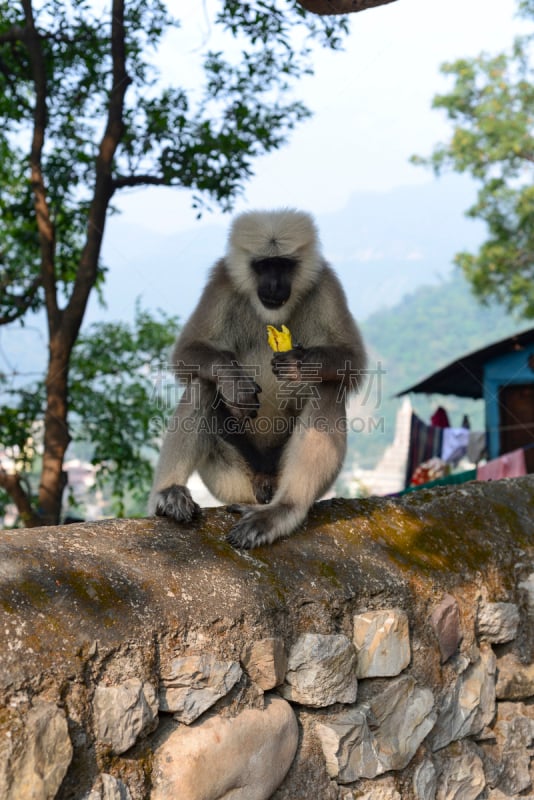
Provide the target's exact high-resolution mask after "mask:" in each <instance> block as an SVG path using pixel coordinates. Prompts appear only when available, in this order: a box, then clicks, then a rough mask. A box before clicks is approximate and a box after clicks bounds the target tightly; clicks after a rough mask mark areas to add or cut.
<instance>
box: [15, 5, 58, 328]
mask: <svg viewBox="0 0 534 800" xmlns="http://www.w3.org/2000/svg"><path fill="white" fill-rule="evenodd" d="M22 7H23V10H24V15H25V17H26V28H25V33H24V40H25V42H26V46H27V48H28V53H29V56H30V64H31V69H32V78H33V84H34V88H35V108H34V111H33V134H32V143H31V153H30V166H31V183H32V190H33V197H34V208H35V214H36V218H37V228H38V231H39V242H40V249H41V276H42V285H43V288H44V292H45V302H46V306H47V310H48V325H49V328H50V330H51V332H52V328H51V327H50V326H53V327H54V326H60V325H61V314H60V312H59V309H58V304H57V291H56V276H55V268H54V255H55V230H54V225H53V223H52V219H51V215H50V209H49V207H48V200H47V197H46V189H45V184H44V178H43V171H42V165H41V158H42V152H43V147H44V140H45V132H46V125H47V117H48V112H47V84H46V64H45V58H44V54H43V48H42V46H41V37H40V35H39V32H38V31H37V29H36V27H35V20H34V17H33V8H32V2H31V0H22Z"/></svg>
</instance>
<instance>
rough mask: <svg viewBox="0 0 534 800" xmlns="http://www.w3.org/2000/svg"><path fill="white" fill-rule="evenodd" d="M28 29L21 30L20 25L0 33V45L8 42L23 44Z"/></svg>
mask: <svg viewBox="0 0 534 800" xmlns="http://www.w3.org/2000/svg"><path fill="white" fill-rule="evenodd" d="M26 31H27V28H21V27H20V25H13V27H12V28H10V29H9V30H8V31H4V33H0V44H6V43H8V42H21V41H22V40H23V39H24V38H25V36H26Z"/></svg>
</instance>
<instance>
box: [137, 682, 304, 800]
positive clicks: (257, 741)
mask: <svg viewBox="0 0 534 800" xmlns="http://www.w3.org/2000/svg"><path fill="white" fill-rule="evenodd" d="M297 743H298V726H297V721H296V718H295V714H294V713H293V710H292V708H291V706H290V705H289V703H286V702H285V700H282V699H281V698H279V697H274V696H272V697H266V701H265V709H264V710H263V711H261V710H257V709H247V710H245V711H242V712H241V713H240V714H238V716H237V717H234V718H232V719H225V718H222V717H211V718H210V719H206V720H204V721H202V720H199V721H198V722H195V723H194V724H193V725H191V726H190V727H184V726H180V727H178V728H177V729H176V730H174V731H173V732H172V733H171V734H170V735H169V736H168V737H167V738H166V739H165V741H164V742H163V743H162V744H160V745H159V747H157V749H156V751H155V753H154V772H153V776H154V778H153V781H154V783H153V789H152V794H151V800H177V799H178V798H180V800H219V799H221V800H222V798H225V800H267V798H269V797H270V796H271V794H272V793H273V792H274V791H275V789H276V788H277V787H278V786H279V785H280V783H281V782H282V781H283V779H284V777H285V775H286V773H287V771H288V769H289V767H290V766H291V762H292V761H293V758H294V756H295V753H296V749H297Z"/></svg>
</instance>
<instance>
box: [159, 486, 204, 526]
mask: <svg viewBox="0 0 534 800" xmlns="http://www.w3.org/2000/svg"><path fill="white" fill-rule="evenodd" d="M155 513H156V515H157V516H158V517H170V518H171V519H173V520H174V521H175V522H191V521H192V520H193V519H194V518H195V517H198V516H199V514H200V506H198V505H197V504H196V503H195V501H194V500H193V498H192V497H191V492H190V491H189V489H188V488H187V486H178V485H177V484H173V485H172V486H168V487H167V488H166V489H162V490H161V492H158V494H157V495H156V509H155Z"/></svg>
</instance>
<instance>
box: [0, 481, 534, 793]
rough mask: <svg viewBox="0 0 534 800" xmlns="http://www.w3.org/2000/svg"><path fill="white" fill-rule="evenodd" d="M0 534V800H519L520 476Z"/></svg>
mask: <svg viewBox="0 0 534 800" xmlns="http://www.w3.org/2000/svg"><path fill="white" fill-rule="evenodd" d="M231 523H232V517H231V515H230V514H229V513H228V512H226V511H225V510H224V509H222V508H218V509H211V510H209V511H206V512H205V514H204V517H203V519H202V520H200V521H199V522H198V523H195V524H194V525H193V526H192V527H191V528H185V527H180V526H176V525H173V524H172V523H170V522H168V521H166V520H154V519H151V520H130V521H128V520H111V521H105V522H102V523H95V524H86V525H70V526H68V527H58V528H49V529H44V528H42V529H33V530H26V531H4V532H1V533H0V550H1V559H0V565H1V566H0V630H1V631H2V642H1V645H2V647H1V658H0V701H1V712H0V797H1V798H3V799H4V798H5V800H29V799H30V798H31V799H32V800H41V799H42V800H44V799H45V798H60V799H61V800H67V798H68V799H71V798H75V799H76V800H80V799H81V798H83V800H127V799H128V798H131V800H148V799H149V798H150V800H171V798H172V800H219V799H220V800H222V799H223V798H224V800H267V798H270V797H271V798H273V800H310V799H311V798H313V800H352V799H353V798H362V799H363V798H366V800H398V799H399V798H407V800H476V798H488V800H490V799H491V800H504V798H512V797H513V798H523V797H530V798H534V769H533V766H532V765H531V756H532V754H533V744H534V557H533V556H534V476H531V477H527V478H522V479H516V480H509V481H499V482H496V483H492V484H491V483H472V484H468V485H466V486H462V487H458V488H454V487H451V488H447V489H436V490H433V491H432V492H430V491H421V492H419V493H414V494H413V495H410V496H408V497H405V498H402V499H375V498H373V499H370V500H365V501H345V500H334V501H327V502H323V503H320V504H318V505H317V506H316V507H315V509H314V510H313V511H312V513H311V514H310V518H309V520H308V522H307V525H306V526H305V528H304V529H303V530H302V531H301V532H299V533H298V534H297V535H295V536H294V537H292V538H291V539H288V540H287V541H284V542H280V543H279V544H277V545H275V546H273V547H272V548H260V549H258V550H255V551H252V552H237V551H235V550H233V549H232V548H231V547H230V546H229V545H227V544H226V542H225V538H224V537H225V533H226V532H227V531H228V530H229V528H230V526H231Z"/></svg>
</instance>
